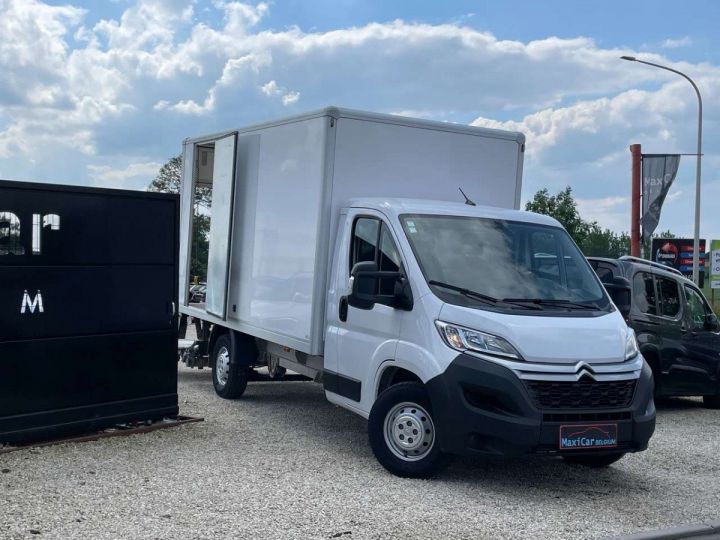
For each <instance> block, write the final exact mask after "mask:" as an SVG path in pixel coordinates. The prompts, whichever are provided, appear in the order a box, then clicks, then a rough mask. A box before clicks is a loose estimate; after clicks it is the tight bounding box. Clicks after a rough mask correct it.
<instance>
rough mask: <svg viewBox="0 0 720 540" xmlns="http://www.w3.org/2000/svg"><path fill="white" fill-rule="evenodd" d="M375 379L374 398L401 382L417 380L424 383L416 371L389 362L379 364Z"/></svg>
mask: <svg viewBox="0 0 720 540" xmlns="http://www.w3.org/2000/svg"><path fill="white" fill-rule="evenodd" d="M377 381H378V383H377V386H376V388H375V398H376V399H377V397H378V396H379V395H380V394H382V393H383V392H384V391H385V390H387V389H388V388H390V387H391V386H393V385H396V384H399V383H401V382H417V383H420V384H423V385H424V383H423V381H422V379H421V378H420V377H419V376H418V375H417V374H416V373H414V372H413V371H411V370H409V369H407V368H405V367H401V366H398V365H397V364H394V363H391V362H386V363H385V364H383V366H381V368H380V373H379V374H378V377H377Z"/></svg>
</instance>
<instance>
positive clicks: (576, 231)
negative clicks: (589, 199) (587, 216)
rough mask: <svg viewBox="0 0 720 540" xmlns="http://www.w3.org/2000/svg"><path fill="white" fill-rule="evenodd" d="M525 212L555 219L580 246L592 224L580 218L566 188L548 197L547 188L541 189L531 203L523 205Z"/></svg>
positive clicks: (573, 200)
mask: <svg viewBox="0 0 720 540" xmlns="http://www.w3.org/2000/svg"><path fill="white" fill-rule="evenodd" d="M525 210H529V211H531V212H536V213H538V214H545V215H546V216H551V217H554V218H555V219H557V220H558V221H559V222H560V224H561V225H562V226H563V227H565V230H566V231H567V232H568V233H570V236H572V238H573V240H575V243H577V244H578V245H579V246H581V245H582V244H583V243H584V241H585V239H586V238H587V236H588V234H590V229H591V226H592V224H591V223H588V222H586V221H583V219H582V218H581V217H580V212H579V211H578V209H577V203H576V202H575V198H574V197H573V195H572V188H571V187H570V186H567V187H566V188H565V189H564V190H562V191H561V192H560V193H558V194H557V195H550V193H549V192H548V190H547V188H543V189H541V190H540V191H538V192H537V193H535V196H534V197H533V199H532V200H531V201H528V202H527V204H526V205H525Z"/></svg>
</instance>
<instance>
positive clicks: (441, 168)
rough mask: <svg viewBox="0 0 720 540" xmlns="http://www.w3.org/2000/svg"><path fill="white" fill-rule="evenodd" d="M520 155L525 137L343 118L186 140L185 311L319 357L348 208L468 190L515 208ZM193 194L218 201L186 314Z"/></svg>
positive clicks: (354, 114)
mask: <svg viewBox="0 0 720 540" xmlns="http://www.w3.org/2000/svg"><path fill="white" fill-rule="evenodd" d="M523 151H524V137H523V135H522V134H520V133H515V132H507V131H499V130H492V129H484V128H476V127H470V126H465V125H458V124H450V123H444V122H432V121H425V120H414V119H408V118H403V117H400V116H394V115H384V114H373V113H365V112H359V111H352V110H346V109H338V108H327V109H323V110H321V111H317V112H314V113H310V114H305V115H302V116H296V117H293V118H288V119H285V120H282V121H278V122H272V123H267V124H262V125H257V126H252V127H248V128H244V129H240V130H235V131H228V132H224V133H220V134H215V135H210V136H207V137H201V138H195V139H188V140H186V141H185V143H184V150H183V163H184V171H183V188H182V215H181V228H180V256H181V264H180V268H181V270H180V273H181V275H180V284H181V285H180V304H181V306H180V310H181V312H182V313H185V314H188V315H192V316H196V317H199V318H200V319H203V320H206V321H209V322H212V323H217V324H221V325H223V326H225V327H228V328H232V329H235V330H238V331H241V332H245V333H248V334H251V335H254V336H256V337H259V338H262V339H266V340H269V341H271V342H274V343H277V344H280V345H283V346H286V347H290V348H292V349H296V350H298V351H302V352H304V353H308V354H322V352H323V333H324V327H325V323H324V313H325V299H326V292H327V276H328V263H329V262H330V260H331V258H332V252H333V248H334V240H335V235H336V231H337V224H338V220H339V214H340V209H341V208H342V207H343V205H346V204H347V203H348V202H349V201H350V199H359V198H360V199H361V198H364V197H368V198H369V197H372V198H377V197H388V198H390V197H392V198H415V199H417V198H421V199H432V200H442V201H459V200H462V198H461V195H460V193H459V192H458V187H462V188H463V190H464V191H465V193H467V194H468V196H469V197H471V198H472V199H473V200H475V202H477V203H478V204H485V205H492V206H500V207H504V208H518V207H519V204H520V188H521V178H522V163H523ZM196 182H200V183H203V182H205V183H211V184H212V190H213V202H212V212H211V224H210V248H209V260H208V276H207V294H206V301H205V303H204V304H190V303H189V300H190V299H189V294H188V286H189V282H190V279H191V276H190V274H189V272H190V262H191V257H192V256H193V255H192V253H191V251H192V245H191V244H192V242H190V239H191V238H192V232H191V231H192V216H193V207H194V205H193V190H194V185H195V183H196ZM195 211H197V210H195ZM201 212H202V210H201Z"/></svg>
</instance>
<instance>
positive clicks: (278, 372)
mask: <svg viewBox="0 0 720 540" xmlns="http://www.w3.org/2000/svg"><path fill="white" fill-rule="evenodd" d="M286 373H287V369H286V368H284V367H282V366H277V367H276V368H275V369H274V370H272V369H270V368H269V367H268V377H270V378H271V379H272V380H273V381H282V380H283V379H284V378H285V374H286Z"/></svg>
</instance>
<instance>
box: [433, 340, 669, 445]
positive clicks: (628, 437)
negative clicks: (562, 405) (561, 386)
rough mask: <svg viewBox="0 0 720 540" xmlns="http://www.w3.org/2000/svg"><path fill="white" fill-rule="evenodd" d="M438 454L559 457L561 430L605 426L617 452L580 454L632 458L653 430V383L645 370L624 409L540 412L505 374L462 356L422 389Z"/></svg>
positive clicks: (513, 378)
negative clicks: (614, 431)
mask: <svg viewBox="0 0 720 540" xmlns="http://www.w3.org/2000/svg"><path fill="white" fill-rule="evenodd" d="M427 388H428V393H429V395H430V401H431V403H432V408H433V417H434V418H435V424H436V428H437V431H438V441H439V443H440V446H441V448H442V450H443V451H445V452H448V453H451V454H460V455H463V454H465V455H486V456H497V457H512V456H520V455H525V454H547V453H565V452H566V451H560V450H558V432H559V428H560V425H561V424H572V423H578V424H581V423H583V422H585V423H592V422H596V421H601V420H602V421H611V422H613V423H617V425H618V439H619V441H618V447H617V448H613V449H612V450H607V449H603V450H583V453H608V452H637V451H641V450H644V449H646V448H647V445H648V441H649V439H650V437H651V436H652V434H653V432H654V430H655V406H654V403H653V401H652V394H653V380H652V373H651V371H650V368H649V367H648V366H647V364H645V365H644V367H643V370H642V373H641V375H640V378H639V379H638V381H637V384H636V387H635V392H634V396H633V399H632V402H631V403H630V405H629V406H627V407H623V408H617V407H598V408H588V409H540V408H538V407H537V405H536V404H535V403H534V402H533V399H532V397H531V396H530V395H529V393H528V390H527V387H526V386H525V384H524V383H523V381H522V380H521V379H520V378H518V377H517V376H516V375H515V374H514V373H513V372H512V371H511V370H509V369H507V368H505V367H503V366H500V365H498V364H495V363H493V362H489V361H486V360H482V359H480V358H476V357H474V356H469V355H465V354H461V355H458V357H457V358H456V359H455V360H454V361H453V362H452V363H451V364H450V365H449V366H448V368H447V370H445V372H444V373H442V374H441V375H438V376H437V377H434V378H433V379H431V380H430V381H428V383H427Z"/></svg>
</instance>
